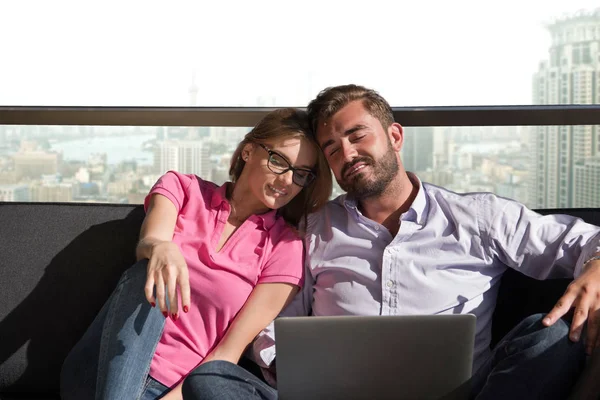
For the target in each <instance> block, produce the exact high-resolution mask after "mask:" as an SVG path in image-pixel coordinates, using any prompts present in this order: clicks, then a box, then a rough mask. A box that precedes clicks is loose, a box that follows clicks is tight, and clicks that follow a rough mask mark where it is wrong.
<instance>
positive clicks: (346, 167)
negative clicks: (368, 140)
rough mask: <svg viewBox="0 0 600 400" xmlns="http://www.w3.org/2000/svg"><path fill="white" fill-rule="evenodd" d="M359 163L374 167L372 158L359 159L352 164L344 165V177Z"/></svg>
mask: <svg viewBox="0 0 600 400" xmlns="http://www.w3.org/2000/svg"><path fill="white" fill-rule="evenodd" d="M358 163H364V164H365V165H373V160H372V159H371V158H370V157H357V158H355V159H354V160H352V162H348V163H346V164H344V166H343V167H342V176H346V173H347V172H348V171H349V170H350V169H351V168H353V167H354V166H355V165H356V164H358Z"/></svg>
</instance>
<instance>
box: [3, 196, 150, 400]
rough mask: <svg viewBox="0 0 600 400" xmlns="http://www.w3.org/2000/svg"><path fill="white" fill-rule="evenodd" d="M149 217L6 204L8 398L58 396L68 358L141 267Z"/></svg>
mask: <svg viewBox="0 0 600 400" xmlns="http://www.w3.org/2000/svg"><path fill="white" fill-rule="evenodd" d="M143 217H144V211H143V209H142V207H141V206H129V205H98V204H94V205H91V204H89V205H88V204H77V205H75V204H68V205H66V204H18V203H0V221H1V223H0V238H1V240H0V271H1V273H2V279H0V293H1V295H2V301H0V338H2V339H1V341H0V343H1V344H0V393H13V394H18V393H22V392H26V393H29V394H36V393H39V394H48V393H50V394H55V393H58V384H59V373H60V367H61V364H62V361H63V359H64V358H65V356H66V354H67V353H68V351H69V350H70V349H71V348H72V347H73V345H74V344H75V342H76V341H77V340H78V339H79V338H80V337H81V335H82V334H83V332H84V331H85V329H86V328H87V326H88V325H89V324H90V323H91V321H92V320H93V318H94V316H95V315H96V313H97V312H98V311H99V310H100V308H101V307H102V305H103V303H104V302H105V300H106V299H107V297H108V296H109V295H110V293H111V291H112V289H113V287H114V286H115V285H116V283H117V281H118V279H119V277H120V275H121V273H122V271H123V270H124V269H126V268H127V267H128V266H129V265H131V264H132V263H133V262H134V258H135V254H134V249H135V244H136V242H137V238H138V232H139V229H140V225H141V221H142V219H143ZM2 396H3V395H0V397H2ZM40 397H43V396H40Z"/></svg>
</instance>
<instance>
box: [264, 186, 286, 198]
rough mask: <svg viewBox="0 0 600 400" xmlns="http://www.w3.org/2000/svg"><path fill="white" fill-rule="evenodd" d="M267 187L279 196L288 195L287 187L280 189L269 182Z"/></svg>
mask: <svg viewBox="0 0 600 400" xmlns="http://www.w3.org/2000/svg"><path fill="white" fill-rule="evenodd" d="M267 188H268V189H269V190H270V191H271V192H272V193H274V194H276V195H278V196H286V195H287V190H285V189H278V188H276V187H274V186H271V185H269V184H267Z"/></svg>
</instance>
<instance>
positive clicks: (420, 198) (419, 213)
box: [401, 172, 429, 225]
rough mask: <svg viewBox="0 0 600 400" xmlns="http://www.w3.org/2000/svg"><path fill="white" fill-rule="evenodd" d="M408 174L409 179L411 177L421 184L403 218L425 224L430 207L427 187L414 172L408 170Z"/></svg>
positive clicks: (412, 180) (417, 183)
mask: <svg viewBox="0 0 600 400" xmlns="http://www.w3.org/2000/svg"><path fill="white" fill-rule="evenodd" d="M407 175H408V179H410V181H411V182H412V183H413V184H416V185H419V188H418V190H417V195H416V196H415V199H414V200H413V202H412V204H411V205H410V208H409V210H408V211H407V212H405V213H404V214H403V217H401V218H402V219H407V220H412V221H413V222H416V223H417V224H419V225H424V224H425V222H426V221H427V211H428V209H429V205H428V204H427V196H426V195H425V188H424V187H423V183H422V182H421V180H420V179H419V178H418V177H417V176H416V175H415V174H413V173H412V172H407ZM410 214H412V215H410ZM404 216H406V217H404ZM411 217H412V218H411Z"/></svg>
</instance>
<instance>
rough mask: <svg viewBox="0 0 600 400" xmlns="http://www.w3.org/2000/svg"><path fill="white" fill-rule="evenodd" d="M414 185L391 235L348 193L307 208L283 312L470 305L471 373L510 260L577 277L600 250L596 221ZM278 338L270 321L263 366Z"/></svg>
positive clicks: (260, 351) (530, 271) (441, 309)
mask: <svg viewBox="0 0 600 400" xmlns="http://www.w3.org/2000/svg"><path fill="white" fill-rule="evenodd" d="M411 178H412V179H413V180H415V181H418V179H417V178H416V177H415V176H414V175H412V174H411ZM419 184H420V188H419V191H418V194H417V196H416V198H415V200H414V202H413V204H412V206H411V207H410V209H409V210H408V211H407V212H405V213H404V214H402V215H401V217H400V229H399V231H398V233H397V234H396V236H392V235H391V234H390V232H389V231H388V230H387V229H386V228H385V227H384V226H383V225H380V224H378V223H377V222H375V221H372V220H370V219H368V218H366V217H365V216H364V215H362V214H361V212H360V211H359V209H358V207H357V203H356V201H354V200H352V199H351V198H349V197H348V196H347V195H342V196H340V197H338V198H337V199H335V200H332V201H330V202H329V203H328V204H327V205H326V206H325V207H324V208H323V209H321V210H320V211H318V212H317V213H315V214H312V215H310V216H309V220H308V227H307V230H306V232H307V233H306V251H307V257H306V267H307V269H306V277H305V285H304V287H303V289H302V291H301V292H300V293H299V294H298V295H297V297H296V298H295V299H294V301H293V302H292V304H290V306H288V308H287V309H286V310H285V311H284V312H283V313H282V315H285V316H291V315H323V316H324V315H328V316H331V315H415V314H466V313H470V314H474V315H475V316H476V317H477V328H476V336H475V349H474V360H473V372H475V371H477V369H478V368H479V367H480V366H481V365H482V364H483V363H484V362H485V361H486V359H487V358H488V357H489V355H490V340H491V325H492V324H491V323H492V314H493V312H494V308H495V306H496V297H497V293H498V287H499V283H500V278H501V277H502V274H503V272H504V271H505V270H506V268H514V269H517V270H519V271H521V272H522V273H524V274H526V275H528V276H531V277H533V278H537V279H546V278H558V277H576V276H578V275H579V274H580V273H581V270H582V266H583V263H584V262H585V261H586V260H587V259H588V258H590V257H591V256H592V255H593V254H594V253H597V252H600V228H599V227H597V226H594V225H590V224H587V223H585V222H583V221H582V220H581V219H577V218H574V217H571V216H568V215H549V216H541V215H539V214H537V213H535V212H533V211H531V210H529V209H527V208H526V207H525V206H524V205H522V204H520V203H518V202H516V201H512V200H508V199H504V198H501V197H498V196H496V195H494V194H491V193H469V194H457V193H454V192H450V191H448V190H446V189H443V188H440V187H437V186H434V185H430V184H427V183H422V184H421V183H420V182H419ZM548 311H550V310H548ZM274 340H275V336H274V331H273V325H270V326H269V327H267V328H266V329H265V330H264V331H263V332H262V333H261V334H260V335H259V337H258V338H257V339H256V341H255V342H254V345H253V355H254V358H255V360H256V361H257V362H258V363H259V364H261V365H262V366H267V365H269V364H270V363H271V362H272V360H273V359H274V358H275V347H274ZM440 340H443V338H440Z"/></svg>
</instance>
